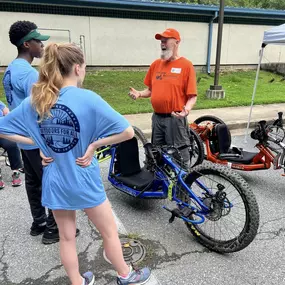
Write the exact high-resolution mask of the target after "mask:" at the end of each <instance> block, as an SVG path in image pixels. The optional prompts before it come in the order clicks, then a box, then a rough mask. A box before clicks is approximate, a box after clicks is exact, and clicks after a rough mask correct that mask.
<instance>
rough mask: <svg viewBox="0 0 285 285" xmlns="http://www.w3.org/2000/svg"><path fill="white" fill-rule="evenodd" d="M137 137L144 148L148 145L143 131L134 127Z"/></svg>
mask: <svg viewBox="0 0 285 285" xmlns="http://www.w3.org/2000/svg"><path fill="white" fill-rule="evenodd" d="M133 129H134V132H135V137H136V138H137V139H138V143H141V144H142V145H143V146H144V145H145V144H147V143H148V140H147V138H146V137H145V135H144V133H143V132H142V130H141V129H139V128H138V127H136V126H133Z"/></svg>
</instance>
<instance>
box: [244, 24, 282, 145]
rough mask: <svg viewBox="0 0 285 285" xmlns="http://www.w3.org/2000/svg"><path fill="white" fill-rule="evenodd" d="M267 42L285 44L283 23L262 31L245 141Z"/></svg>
mask: <svg viewBox="0 0 285 285" xmlns="http://www.w3.org/2000/svg"><path fill="white" fill-rule="evenodd" d="M268 44H274V45H285V24H283V25H281V26H277V27H274V28H272V29H270V30H268V31H265V32H264V36H263V41H262V45H261V50H260V52H259V62H258V66H257V72H256V77H255V82H254V88H253V93H252V98H251V106H250V112H249V116H248V122H247V127H246V135H245V141H246V138H247V136H248V130H249V124H250V120H251V113H252V108H253V103H254V96H255V93H256V87H257V82H258V76H259V71H260V65H261V61H262V57H263V52H264V48H265V47H266V46H267V45H268Z"/></svg>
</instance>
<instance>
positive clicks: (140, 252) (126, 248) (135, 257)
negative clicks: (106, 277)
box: [103, 238, 146, 264]
mask: <svg viewBox="0 0 285 285" xmlns="http://www.w3.org/2000/svg"><path fill="white" fill-rule="evenodd" d="M120 240H121V245H122V249H123V255H124V259H125V261H126V263H127V264H130V263H131V262H133V263H136V262H139V261H141V260H143V259H144V257H145V255H146V249H145V247H144V245H142V244H141V242H139V241H137V240H134V239H128V238H121V239H120ZM103 256H104V258H105V260H106V261H107V262H109V263H111V262H110V260H108V258H107V256H106V254H105V250H104V251H103Z"/></svg>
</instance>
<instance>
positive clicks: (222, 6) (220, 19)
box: [214, 0, 225, 86]
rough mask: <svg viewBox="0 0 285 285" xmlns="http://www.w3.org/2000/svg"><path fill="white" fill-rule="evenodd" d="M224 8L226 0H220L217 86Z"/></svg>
mask: <svg viewBox="0 0 285 285" xmlns="http://www.w3.org/2000/svg"><path fill="white" fill-rule="evenodd" d="M224 10H225V0H220V12H219V27H218V42H217V54H216V66H215V80H214V85H215V86H217V85H218V84H219V73H220V61H221V49H222V37H223V24H224Z"/></svg>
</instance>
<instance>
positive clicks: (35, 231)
mask: <svg viewBox="0 0 285 285" xmlns="http://www.w3.org/2000/svg"><path fill="white" fill-rule="evenodd" d="M45 229H46V224H45V225H44V226H40V225H39V224H36V223H34V222H33V224H32V226H31V231H30V235H31V236H33V237H35V236H38V235H41V234H42V233H44V231H45Z"/></svg>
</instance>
